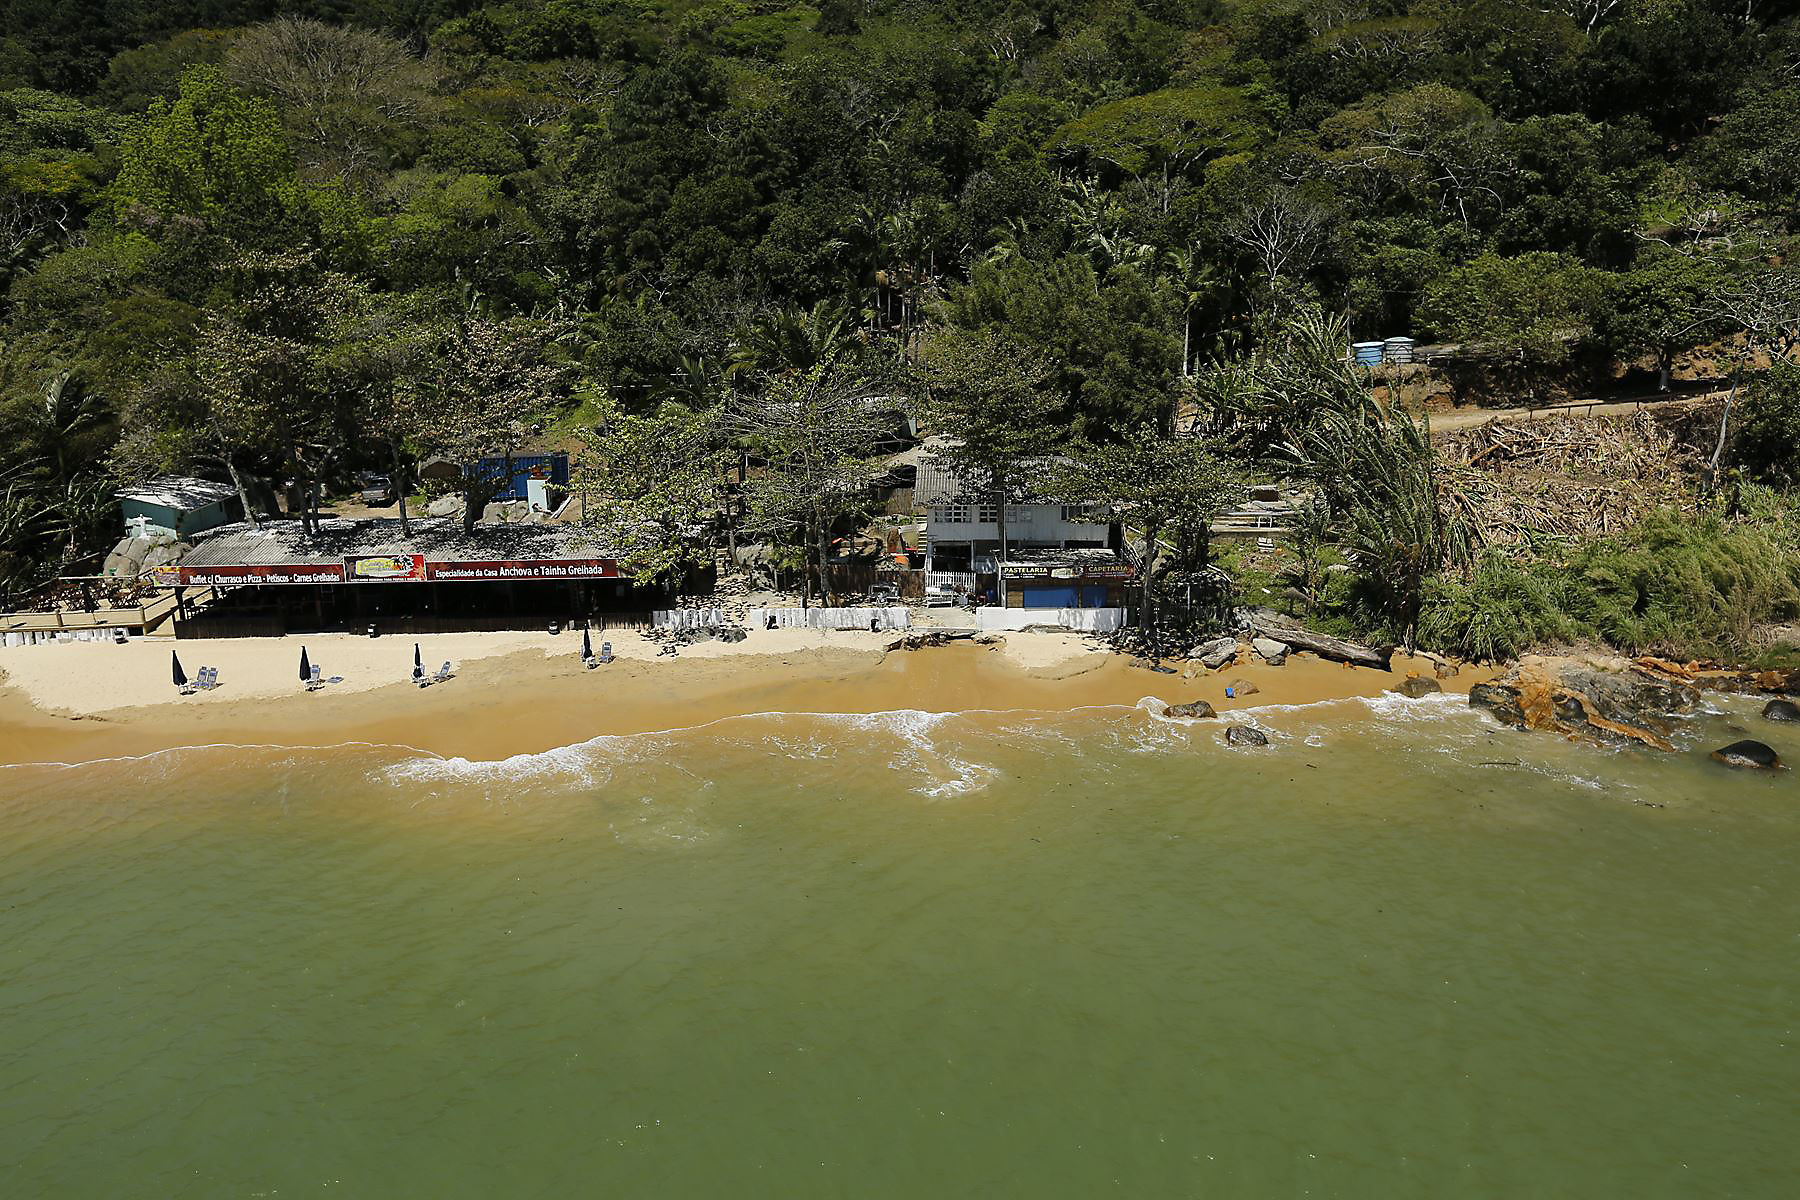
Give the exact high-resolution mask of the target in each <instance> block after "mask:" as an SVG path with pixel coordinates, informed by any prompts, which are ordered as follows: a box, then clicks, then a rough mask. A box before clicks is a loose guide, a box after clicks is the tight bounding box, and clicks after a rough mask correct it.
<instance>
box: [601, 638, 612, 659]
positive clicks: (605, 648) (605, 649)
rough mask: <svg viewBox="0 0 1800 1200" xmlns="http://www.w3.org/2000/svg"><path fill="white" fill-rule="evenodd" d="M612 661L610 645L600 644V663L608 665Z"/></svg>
mask: <svg viewBox="0 0 1800 1200" xmlns="http://www.w3.org/2000/svg"><path fill="white" fill-rule="evenodd" d="M612 659H613V653H612V643H611V642H601V643H600V661H601V662H603V663H609V662H611V661H612Z"/></svg>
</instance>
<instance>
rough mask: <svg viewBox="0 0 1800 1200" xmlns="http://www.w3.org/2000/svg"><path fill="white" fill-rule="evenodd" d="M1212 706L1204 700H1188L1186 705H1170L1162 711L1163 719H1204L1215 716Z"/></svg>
mask: <svg viewBox="0 0 1800 1200" xmlns="http://www.w3.org/2000/svg"><path fill="white" fill-rule="evenodd" d="M1216 715H1217V714H1216V713H1214V712H1213V706H1212V705H1210V704H1208V703H1207V702H1206V701H1204V700H1189V701H1188V702H1187V703H1186V704H1171V705H1169V706H1168V707H1166V708H1164V709H1163V716H1165V717H1188V718H1194V719H1199V718H1205V717H1211V716H1216Z"/></svg>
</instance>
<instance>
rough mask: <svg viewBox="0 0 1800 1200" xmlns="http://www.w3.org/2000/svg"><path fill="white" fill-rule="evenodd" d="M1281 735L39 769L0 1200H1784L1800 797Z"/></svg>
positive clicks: (1193, 732) (1563, 753)
mask: <svg viewBox="0 0 1800 1200" xmlns="http://www.w3.org/2000/svg"><path fill="white" fill-rule="evenodd" d="M1256 719H1257V720H1258V721H1259V722H1260V723H1261V724H1263V725H1264V726H1265V727H1266V728H1267V729H1268V730H1269V731H1270V732H1271V734H1272V735H1273V738H1274V742H1275V744H1274V745H1273V746H1271V747H1270V748H1269V749H1267V750H1265V751H1261V752H1247V751H1234V750H1228V749H1226V748H1225V747H1223V746H1222V745H1220V744H1219V742H1218V733H1217V727H1216V726H1211V727H1208V726H1193V727H1184V726H1179V725H1171V724H1168V723H1165V722H1161V721H1158V720H1155V719H1153V718H1151V717H1149V716H1148V715H1147V714H1145V713H1143V712H1141V711H1138V710H1134V709H1130V708H1125V707H1112V708H1106V707H1102V708H1095V709H1090V710H1086V711H1080V712H1075V713H1059V714H1047V713H1046V714H1032V713H1008V714H993V713H986V714H972V715H967V716H956V715H949V716H941V715H928V714H923V713H912V712H902V713H890V714H881V715H873V716H861V717H806V716H782V717H745V718H736V719H731V720H726V721H722V722H718V723H715V724H711V725H708V726H706V727H704V728H700V729H695V730H690V731H686V732H680V733H673V734H642V735H633V736H623V737H614V738H602V739H597V740H595V741H594V742H591V743H587V744H583V745H580V746H574V747H569V748H566V749H562V750H556V751H552V752H549V753H546V754H539V755H531V756H525V757H521V758H516V759H510V760H504V761H499V762H482V763H469V762H462V761H457V760H445V759H440V758H436V757H433V756H429V755H422V754H419V753H417V752H413V751H407V750H401V749H389V748H382V747H368V746H351V747H340V748H332V749H236V748H217V749H193V750H183V751H174V752H169V753H165V754H158V755H152V756H149V757H145V758H138V759H122V760H118V761H111V762H100V763H91V764H87V765H83V766H77V767H37V766H24V767H12V768H5V769H0V839H3V840H0V867H3V868H4V870H3V871H0V947H4V963H5V969H4V971H0V1028H3V1029H4V1030H5V1035H4V1041H3V1042H0V1190H3V1192H4V1194H5V1195H8V1196H20V1197H26V1196H31V1197H36V1196H109V1197H127V1196H144V1197H151V1196H156V1197H161V1196H173V1195H183V1196H293V1195H320V1194H323V1195H331V1194H343V1195H349V1196H391V1195H422V1196H425V1195H428V1196H434V1197H459V1196H470V1197H476V1196H479V1197H491V1196H499V1195H506V1196H567V1195H602V1194H605V1195H630V1196H696V1197H700V1196H705V1197H711V1196H721V1195H731V1196H746V1195H747V1196H795V1195H830V1196H852V1195H853V1196H861V1197H866V1196H895V1197H902V1196H904V1197H914V1196H922V1195H939V1196H983V1197H989V1196H1039V1195H1055V1196H1087V1195H1094V1194H1100V1193H1107V1194H1119V1195H1134V1196H1165V1195H1227V1196H1275V1195H1279V1196H1296V1195H1318V1196H1352V1197H1363V1196H1367V1197H1390V1196H1411V1195H1417V1196H1432V1197H1438V1196H1446V1195H1507V1196H1527V1195H1528V1196H1582V1197H1592V1196H1634V1197H1639V1196H1670V1197H1675V1196H1680V1197H1690V1196H1701V1195H1707V1196H1726V1195H1730V1196H1770V1197H1774V1196H1785V1195H1787V1194H1789V1193H1790V1192H1791V1189H1792V1183H1793V1179H1794V1177H1795V1172H1796V1169H1797V1168H1800V1143H1797V1142H1796V1139H1795V1138H1794V1136H1793V1133H1794V1101H1795V1096H1796V1084H1797V1083H1800V1062H1797V1059H1796V1052H1795V1040H1796V1035H1797V1032H1800V1031H1797V1030H1796V1019H1797V1015H1800V958H1797V955H1796V950H1797V948H1800V947H1797V946H1796V938H1797V935H1800V898H1797V892H1796V882H1797V880H1800V873H1797V872H1796V869H1795V868H1796V864H1797V861H1800V854H1797V847H1800V786H1796V785H1795V784H1794V783H1793V780H1792V777H1791V776H1789V777H1788V778H1785V779H1766V778H1746V777H1742V776H1736V775H1732V774H1730V773H1727V772H1725V771H1724V770H1722V769H1719V768H1716V767H1714V766H1713V764H1710V763H1708V762H1706V761H1705V759H1704V757H1703V751H1704V750H1705V749H1710V747H1711V745H1713V744H1718V742H1719V741H1720V740H1729V737H1725V736H1724V734H1725V732H1726V731H1725V730H1724V729H1723V725H1724V723H1725V719H1724V718H1721V719H1719V720H1717V721H1715V722H1714V723H1713V726H1712V727H1711V728H1709V729H1706V730H1705V731H1703V732H1701V733H1697V734H1695V735H1694V736H1693V738H1692V740H1691V743H1690V745H1689V746H1687V747H1686V748H1685V750H1684V752H1683V753H1682V754H1679V755H1676V756H1673V757H1668V756H1650V755H1638V754H1626V755H1615V754H1607V753H1600V752H1595V751H1591V750H1585V749H1581V748H1577V747H1571V746H1566V745H1564V744H1562V743H1559V742H1556V741H1554V740H1551V739H1546V738H1541V737H1527V736H1525V735H1517V734H1512V733H1510V732H1506V731H1501V730H1497V729H1495V728H1493V727H1492V726H1490V725H1488V724H1487V723H1485V722H1484V720H1483V719H1482V718H1481V717H1479V716H1477V715H1475V714H1472V713H1470V712H1469V711H1468V710H1467V709H1466V708H1465V707H1463V706H1462V705H1461V703H1460V702H1458V701H1455V700H1449V699H1446V700H1443V701H1425V702H1421V703H1418V704H1407V703H1405V702H1401V701H1397V700H1393V701H1376V702H1362V701H1346V702H1342V703H1339V704H1335V705H1327V706H1315V707H1312V708H1307V709H1300V710H1282V709H1273V708H1272V709H1266V710H1263V711H1260V712H1259V713H1257V714H1256ZM1736 719H1737V720H1739V721H1740V722H1742V721H1745V720H1748V718H1741V717H1740V718H1736ZM1764 736H1765V737H1766V738H1767V740H1770V741H1771V742H1776V743H1778V744H1779V743H1780V740H1781V739H1779V738H1777V737H1772V736H1768V735H1767V733H1766V731H1764ZM1782 748H1783V749H1784V751H1785V752H1786V753H1787V755H1788V757H1789V758H1790V759H1793V760H1800V745H1794V744H1792V743H1791V740H1790V744H1788V745H1785V746H1782ZM1652 805H1660V806H1661V807H1652Z"/></svg>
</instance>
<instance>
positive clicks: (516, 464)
mask: <svg viewBox="0 0 1800 1200" xmlns="http://www.w3.org/2000/svg"><path fill="white" fill-rule="evenodd" d="M512 466H513V475H512V480H511V481H510V482H509V483H508V485H507V487H506V488H505V490H503V491H502V492H501V493H500V494H499V495H498V496H496V497H495V499H497V500H523V499H525V498H526V489H525V481H526V480H528V479H531V478H532V477H534V476H535V475H537V474H539V473H540V472H541V473H542V474H543V475H544V477H545V478H547V479H549V481H550V482H551V483H553V484H555V485H556V486H557V487H562V488H566V487H568V486H569V456H568V455H566V454H515V455H513V460H512ZM476 470H477V471H479V472H480V473H481V474H482V476H484V477H487V476H493V477H498V476H499V475H501V474H502V473H503V472H504V471H505V470H506V458H505V457H504V456H503V455H495V456H493V457H491V458H484V459H482V460H481V461H480V462H478V463H477V464H476Z"/></svg>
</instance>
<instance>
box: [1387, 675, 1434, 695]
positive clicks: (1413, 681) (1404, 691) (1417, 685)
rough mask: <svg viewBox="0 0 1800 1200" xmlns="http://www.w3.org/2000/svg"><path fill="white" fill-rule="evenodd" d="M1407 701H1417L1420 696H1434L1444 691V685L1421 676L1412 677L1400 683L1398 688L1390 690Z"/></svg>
mask: <svg viewBox="0 0 1800 1200" xmlns="http://www.w3.org/2000/svg"><path fill="white" fill-rule="evenodd" d="M1392 690H1393V691H1396V692H1398V693H1400V694H1401V695H1402V696H1405V697H1406V698H1407V699H1408V700H1417V699H1419V698H1420V697H1422V696H1435V695H1437V694H1438V693H1440V692H1442V691H1443V690H1444V685H1443V684H1441V683H1439V682H1438V681H1437V680H1435V679H1426V678H1425V677H1424V676H1423V675H1413V676H1409V677H1408V678H1406V679H1403V680H1401V681H1400V686H1398V687H1396V688H1394V689H1392Z"/></svg>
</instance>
